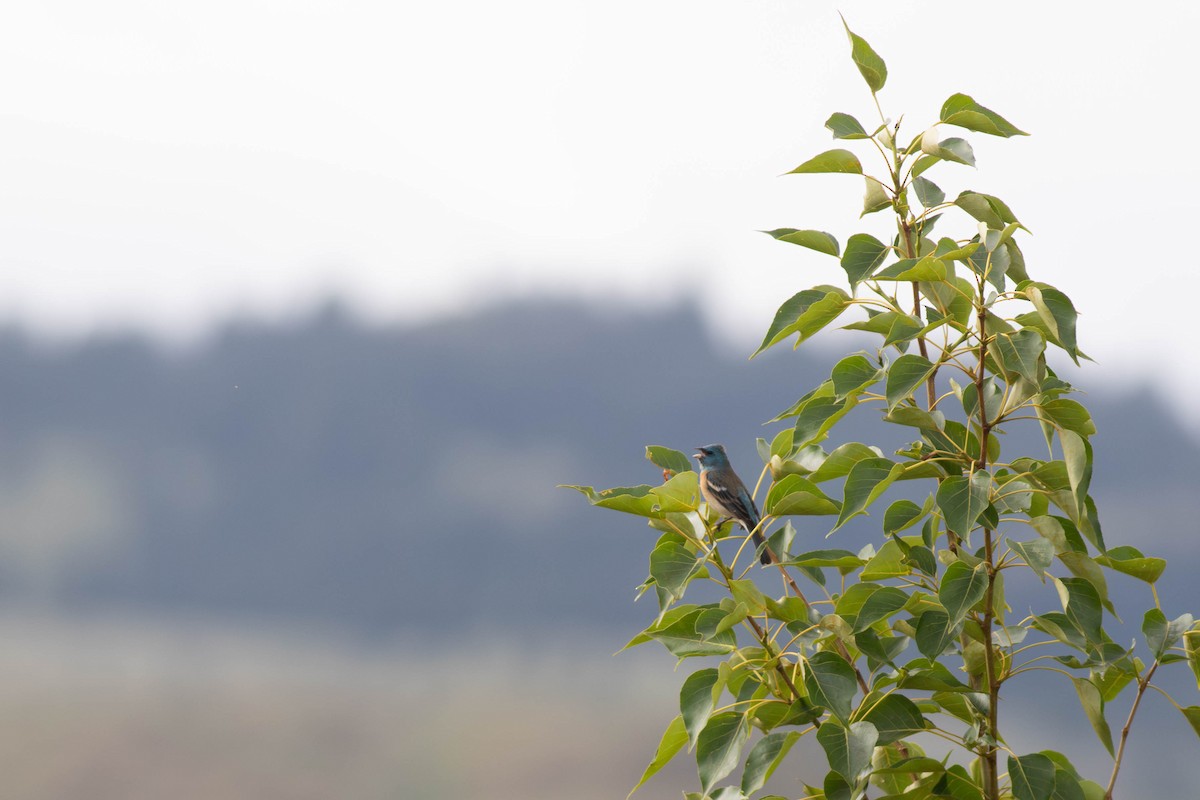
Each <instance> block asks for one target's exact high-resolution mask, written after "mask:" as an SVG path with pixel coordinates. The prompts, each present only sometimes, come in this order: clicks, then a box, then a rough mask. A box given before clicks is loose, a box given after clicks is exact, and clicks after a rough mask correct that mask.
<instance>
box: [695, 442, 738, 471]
mask: <svg viewBox="0 0 1200 800" xmlns="http://www.w3.org/2000/svg"><path fill="white" fill-rule="evenodd" d="M692 458H694V459H697V460H698V461H699V462H700V466H701V467H702V468H704V469H714V468H716V467H728V466H729V456H727V455H725V446H724V445H720V444H710V445H705V446H704V447H701V448H699V451H698V452H696V453H695V454H693V455H692Z"/></svg>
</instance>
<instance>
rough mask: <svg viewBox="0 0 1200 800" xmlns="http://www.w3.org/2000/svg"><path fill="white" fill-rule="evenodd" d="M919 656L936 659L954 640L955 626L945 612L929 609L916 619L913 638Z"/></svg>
mask: <svg viewBox="0 0 1200 800" xmlns="http://www.w3.org/2000/svg"><path fill="white" fill-rule="evenodd" d="M914 638H915V639H916V642H917V649H918V650H920V651H921V655H923V656H926V657H927V658H930V659H937V658H938V657H939V656H941V654H942V653H944V652H946V648H947V647H949V646H950V643H951V642H953V641H954V639H955V626H954V625H951V624H950V617H949V615H948V614H946V612H945V611H939V610H938V609H936V608H931V609H929V610H928V611H926V612H924V613H923V614H921V616H920V617H918V618H917V635H916V636H915V637H914Z"/></svg>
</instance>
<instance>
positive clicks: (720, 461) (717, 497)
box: [692, 444, 771, 564]
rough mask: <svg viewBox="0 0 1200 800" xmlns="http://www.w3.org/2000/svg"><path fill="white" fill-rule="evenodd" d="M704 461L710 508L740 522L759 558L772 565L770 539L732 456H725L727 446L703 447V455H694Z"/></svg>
mask: <svg viewBox="0 0 1200 800" xmlns="http://www.w3.org/2000/svg"><path fill="white" fill-rule="evenodd" d="M692 458H695V459H697V460H699V462H700V494H701V495H703V496H704V501H705V502H706V503H708V505H709V507H710V508H713V509H715V510H716V512H717V513H718V514H720V515H721V516H722V517H728V518H729V519H732V520H736V521H737V522H738V523H739V524H741V526H742V527H743V528H745V529H746V532H747V533H749V534H750V536H751V539H752V540H753V541H754V546H755V547H756V548H758V549H759V551H760V553H759V559H760V560H761V561H762V563H763V564H770V563H771V552H770V550H768V549H767V548H766V547H765V545H766V543H767V541H766V539H764V538H763V535H762V533H761V532H760V531H759V530H758V526H759V523H760V522H761V518H760V517H759V516H758V507H757V506H755V505H754V498H753V497H751V496H750V492H749V491H747V490H746V484H744V483H742V479H741V478H739V477H738V476H737V473H736V472H734V471H733V467H731V466H730V465H729V456H727V455H725V447H724V446H723V445H719V444H710V445H708V446H707V447H701V448H700V452H698V453H696V454H695V455H693V456H692Z"/></svg>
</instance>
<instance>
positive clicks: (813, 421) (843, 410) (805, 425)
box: [793, 395, 858, 447]
mask: <svg viewBox="0 0 1200 800" xmlns="http://www.w3.org/2000/svg"><path fill="white" fill-rule="evenodd" d="M857 403H858V398H857V397H856V396H854V395H851V396H849V397H847V398H845V399H844V400H838V399H837V398H834V397H817V398H813V399H812V400H811V401H809V402H808V403H806V404H805V405H804V408H802V409H801V410H800V413H799V414H797V415H796V426H795V432H794V433H793V437H794V439H795V441H796V443H797V444H799V445H800V446H802V447H803V446H807V445H810V444H816V443H817V442H821V441H824V439H825V437H826V436H827V435H828V434H829V430H830V428H832V427H833V426H834V425H836V424H837V421H838V420H839V419H841V418H842V417H844V416H846V414H847V413H849V411H850V409H852V408H854V406H855V405H856V404H857Z"/></svg>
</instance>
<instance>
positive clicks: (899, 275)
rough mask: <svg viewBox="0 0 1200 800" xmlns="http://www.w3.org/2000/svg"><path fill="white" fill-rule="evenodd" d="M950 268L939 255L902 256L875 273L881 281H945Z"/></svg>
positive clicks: (876, 277)
mask: <svg viewBox="0 0 1200 800" xmlns="http://www.w3.org/2000/svg"><path fill="white" fill-rule="evenodd" d="M949 274H950V268H949V267H947V266H946V263H945V262H944V261H942V260H941V259H940V258H938V257H937V256H933V255H928V256H925V257H924V258H920V259H917V258H902V259H900V260H899V261H897V262H896V263H895V264H892V265H891V266H889V267H888V268H887V269H884V270H880V271H879V272H877V273H876V274H875V279H876V280H880V281H933V282H939V281H945V280H946V277H947V276H948V275H949Z"/></svg>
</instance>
